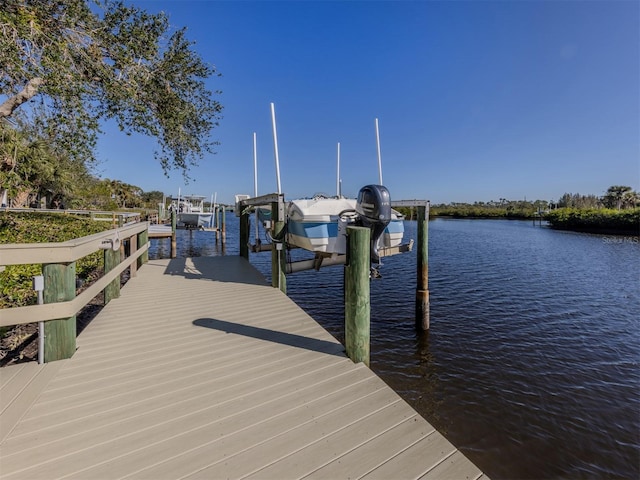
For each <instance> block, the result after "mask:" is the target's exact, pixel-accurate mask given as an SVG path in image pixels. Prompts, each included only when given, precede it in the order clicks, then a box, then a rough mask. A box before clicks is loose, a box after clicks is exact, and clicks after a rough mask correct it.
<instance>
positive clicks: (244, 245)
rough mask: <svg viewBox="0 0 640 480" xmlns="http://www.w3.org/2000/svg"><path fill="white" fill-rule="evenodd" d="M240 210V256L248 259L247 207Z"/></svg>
mask: <svg viewBox="0 0 640 480" xmlns="http://www.w3.org/2000/svg"><path fill="white" fill-rule="evenodd" d="M242 208H243V210H242V212H240V256H241V257H244V258H246V259H247V260H249V209H248V208H246V207H242Z"/></svg>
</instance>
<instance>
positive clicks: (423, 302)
mask: <svg viewBox="0 0 640 480" xmlns="http://www.w3.org/2000/svg"><path fill="white" fill-rule="evenodd" d="M417 221H418V251H417V275H416V328H417V329H419V330H425V331H426V330H429V203H427V205H426V206H419V207H418V212H417Z"/></svg>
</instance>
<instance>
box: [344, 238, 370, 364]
mask: <svg viewBox="0 0 640 480" xmlns="http://www.w3.org/2000/svg"><path fill="white" fill-rule="evenodd" d="M370 239H371V231H370V230H369V229H368V228H366V227H347V264H346V266H345V268H344V291H345V300H344V336H345V347H346V350H347V355H348V356H349V358H350V359H351V360H353V362H355V363H358V362H364V363H365V364H366V365H367V366H369V349H370V347H369V342H370V338H369V337H370V317H371V304H370V285H369V282H370V280H369V274H370V266H371V256H370V255H371V253H370Z"/></svg>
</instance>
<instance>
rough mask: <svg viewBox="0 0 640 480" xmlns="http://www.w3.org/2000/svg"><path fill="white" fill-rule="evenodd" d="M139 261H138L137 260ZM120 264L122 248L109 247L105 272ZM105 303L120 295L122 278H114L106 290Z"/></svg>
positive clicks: (105, 261) (105, 258) (106, 252)
mask: <svg viewBox="0 0 640 480" xmlns="http://www.w3.org/2000/svg"><path fill="white" fill-rule="evenodd" d="M136 243H137V236H136ZM136 263H137V262H136ZM119 264H120V249H118V250H116V251H114V250H113V249H112V248H107V249H106V250H105V251H104V273H107V272H109V271H111V270H113V269H114V268H116V267H117V266H118V265H119ZM103 293H104V305H106V304H107V303H109V302H110V301H111V300H113V299H114V298H118V297H119V296H120V278H119V277H118V278H114V279H113V280H112V281H111V283H109V285H107V286H106V287H105V288H104V290H103Z"/></svg>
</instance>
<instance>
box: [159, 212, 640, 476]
mask: <svg viewBox="0 0 640 480" xmlns="http://www.w3.org/2000/svg"><path fill="white" fill-rule="evenodd" d="M227 221H228V227H227V228H228V233H227V242H228V243H227V247H226V249H224V250H223V249H222V247H221V246H220V245H215V243H214V241H213V238H214V237H213V233H211V232H187V231H181V232H179V239H178V248H179V252H178V255H179V256H181V257H182V256H201V255H221V254H228V255H235V254H237V253H238V238H237V230H238V228H237V225H238V222H237V219H236V218H235V217H232V216H229V217H227ZM406 229H407V233H408V234H409V235H410V236H411V237H412V238H415V237H416V235H415V230H416V225H415V223H414V222H407V223H406ZM162 242H164V243H162ZM168 249H169V244H168V241H166V240H164V241H157V240H154V241H152V252H151V255H152V256H154V255H161V256H168ZM301 253H302V254H303V252H298V251H296V252H294V256H295V257H298V256H299V255H300V254H301ZM251 261H252V263H253V264H254V265H256V267H257V268H259V269H260V270H261V271H262V272H263V273H264V274H265V276H269V275H270V254H269V253H262V254H252V259H251ZM415 265H416V263H415V253H410V254H404V255H398V256H395V257H391V258H389V259H386V260H385V265H384V266H383V268H382V273H383V278H382V279H381V280H375V281H373V282H372V285H371V296H372V299H371V367H372V369H373V370H374V371H376V372H377V373H378V374H379V375H380V376H381V377H382V378H383V379H384V380H385V381H386V382H387V383H388V384H389V385H390V386H391V387H393V388H394V389H395V390H396V391H397V392H398V393H399V394H401V395H402V396H403V397H404V398H405V399H406V400H407V401H408V402H409V403H410V404H411V405H412V406H413V407H414V408H415V409H416V410H418V411H419V412H420V413H421V414H422V415H423V416H424V417H425V418H426V419H427V420H428V421H429V422H431V423H432V424H433V425H434V426H435V427H436V428H437V429H438V430H440V431H441V432H442V433H443V434H445V436H446V437H447V438H448V439H449V440H450V441H451V442H452V443H454V444H455V445H456V446H457V447H458V448H459V449H461V450H462V451H463V452H464V453H465V454H466V455H467V456H468V457H469V458H471V459H472V460H473V461H474V462H475V463H476V464H477V465H478V466H479V467H480V468H481V469H482V470H483V471H484V472H486V473H487V474H488V475H489V476H490V477H492V478H494V479H501V478H503V479H515V478H593V479H600V478H628V479H637V478H640V368H639V365H638V364H639V363H640V333H639V332H638V331H639V328H638V327H639V325H638V323H639V322H638V317H639V316H640V244H639V243H638V240H637V238H634V237H612V236H599V235H588V234H579V233H571V232H559V231H553V230H550V229H547V228H541V227H533V226H532V225H531V223H530V222H520V221H500V220H496V221H494V220H481V221H480V220H442V219H438V220H434V221H432V222H430V224H429V273H430V279H429V281H430V283H429V289H430V293H431V330H430V331H429V332H428V333H418V332H416V330H415V327H414V295H415V293H414V292H415V290H414V289H415ZM342 281H343V275H342V268H341V267H330V268H327V269H324V270H321V271H320V272H303V273H298V274H295V275H289V276H288V277H287V283H288V294H289V296H290V297H291V298H293V299H294V300H295V301H296V302H297V303H298V304H299V305H300V306H301V307H303V308H304V309H305V310H306V311H307V312H308V313H309V314H310V315H312V316H313V317H314V318H315V319H316V320H317V321H318V322H320V323H321V324H322V325H323V326H324V327H325V328H326V329H327V330H329V331H330V332H331V333H332V334H333V335H335V336H336V337H337V338H338V339H340V340H341V341H342V340H343V322H344V313H343V310H342V304H341V299H342Z"/></svg>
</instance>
